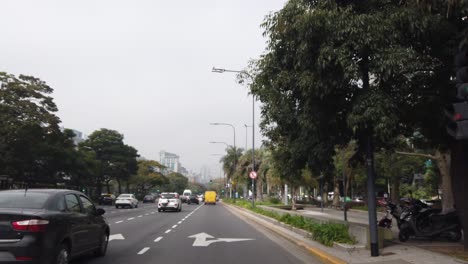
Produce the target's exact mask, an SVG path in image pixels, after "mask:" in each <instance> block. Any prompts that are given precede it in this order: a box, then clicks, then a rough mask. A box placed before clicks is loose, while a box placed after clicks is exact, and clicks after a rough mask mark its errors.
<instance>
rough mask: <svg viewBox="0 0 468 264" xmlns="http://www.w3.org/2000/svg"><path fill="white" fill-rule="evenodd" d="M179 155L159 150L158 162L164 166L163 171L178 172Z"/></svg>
mask: <svg viewBox="0 0 468 264" xmlns="http://www.w3.org/2000/svg"><path fill="white" fill-rule="evenodd" d="M179 158H180V157H179V156H178V155H176V154H174V153H169V152H166V151H164V150H161V151H160V152H159V163H161V164H162V165H164V166H166V169H165V173H169V172H180V167H181V166H180V162H179Z"/></svg>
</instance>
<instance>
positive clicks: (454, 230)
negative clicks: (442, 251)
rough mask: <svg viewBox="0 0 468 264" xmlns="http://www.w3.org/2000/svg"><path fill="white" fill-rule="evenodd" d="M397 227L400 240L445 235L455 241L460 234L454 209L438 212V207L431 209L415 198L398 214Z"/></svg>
mask: <svg viewBox="0 0 468 264" xmlns="http://www.w3.org/2000/svg"><path fill="white" fill-rule="evenodd" d="M399 229H400V232H399V234H398V239H399V240H400V241H401V242H405V241H408V239H409V238H410V236H416V237H427V238H431V239H433V238H437V237H445V238H447V239H449V240H450V241H453V242H456V241H459V240H460V239H461V236H462V233H461V225H460V222H459V220H458V215H457V212H456V211H451V212H448V213H445V214H440V209H433V208H431V207H429V206H428V205H426V204H425V203H423V202H421V201H420V200H417V199H414V200H413V201H412V204H411V206H409V207H408V208H407V209H404V210H403V211H402V213H401V214H400V224H399Z"/></svg>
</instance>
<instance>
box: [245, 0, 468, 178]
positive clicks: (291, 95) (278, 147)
mask: <svg viewBox="0 0 468 264" xmlns="http://www.w3.org/2000/svg"><path fill="white" fill-rule="evenodd" d="M416 2H419V1H385V2H382V1H377V0H372V1H310V0H291V1H288V2H287V4H286V5H285V6H284V8H283V9H281V10H280V11H278V12H276V13H273V14H271V15H270V16H268V17H267V18H266V20H265V22H264V24H263V27H264V28H265V32H264V35H265V36H266V37H267V38H268V46H267V48H266V53H265V54H264V55H262V57H261V58H260V59H259V60H258V61H256V62H255V63H254V64H253V66H251V67H250V69H249V72H250V75H252V76H254V82H253V84H252V85H251V92H252V93H253V94H254V95H255V96H257V98H258V99H259V100H260V101H261V102H262V122H261V128H262V131H263V133H264V134H265V136H266V137H267V138H268V139H269V142H268V146H269V147H270V148H271V149H272V156H273V160H274V161H275V163H277V164H276V166H277V167H278V171H279V173H280V175H281V176H282V177H283V179H284V180H285V181H286V182H288V183H290V184H293V185H294V184H295V181H296V179H297V178H300V177H301V174H300V173H299V171H300V170H302V169H304V168H305V167H306V165H307V166H308V167H309V168H310V169H311V170H313V173H314V174H315V175H319V174H320V173H322V172H324V174H325V175H332V173H330V172H331V170H332V168H333V164H332V162H333V160H332V159H331V157H333V156H334V154H335V146H336V145H344V144H345V143H347V142H349V141H350V139H351V138H356V139H357V140H358V146H359V148H358V149H357V151H358V155H357V156H359V155H361V156H362V154H363V152H362V150H363V146H362V143H361V140H362V139H363V137H364V136H366V135H367V133H369V132H373V134H374V135H375V137H376V139H377V142H376V143H377V146H378V147H386V148H391V147H394V145H393V143H394V141H393V139H394V138H396V137H397V136H399V135H406V136H410V135H411V134H412V133H413V132H414V131H415V130H419V131H420V133H422V134H423V135H424V136H425V137H427V138H428V139H429V140H430V141H431V142H432V143H433V144H442V145H443V144H446V140H447V137H446V133H445V128H444V118H445V117H444V116H443V114H442V113H443V111H442V108H443V106H444V105H445V104H446V103H448V102H449V101H450V100H451V97H452V94H453V90H450V89H447V87H451V85H452V80H451V79H452V77H453V72H452V70H451V69H453V67H452V66H453V65H452V63H453V50H454V49H455V48H456V46H457V43H458V40H459V39H458V34H459V33H460V29H463V28H465V26H466V21H463V20H462V19H461V18H462V16H461V15H460V13H458V14H457V15H451V16H450V17H449V18H447V16H446V13H445V12H447V8H446V6H445V8H443V7H441V6H440V5H437V6H433V7H431V9H430V12H428V9H425V8H421V6H422V5H419V4H416ZM450 6H451V5H450ZM453 10H455V9H453ZM464 12H465V11H464ZM356 160H359V161H360V162H361V163H363V158H362V157H361V158H360V159H359V158H357V159H356Z"/></svg>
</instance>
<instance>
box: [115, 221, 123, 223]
mask: <svg viewBox="0 0 468 264" xmlns="http://www.w3.org/2000/svg"><path fill="white" fill-rule="evenodd" d="M122 222H123V221H117V222H115V223H116V224H119V223H122Z"/></svg>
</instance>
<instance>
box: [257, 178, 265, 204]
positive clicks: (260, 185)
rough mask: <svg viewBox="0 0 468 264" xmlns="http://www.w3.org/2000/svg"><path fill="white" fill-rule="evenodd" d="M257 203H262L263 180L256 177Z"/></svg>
mask: <svg viewBox="0 0 468 264" xmlns="http://www.w3.org/2000/svg"><path fill="white" fill-rule="evenodd" d="M256 183H257V201H261V202H263V180H262V177H257V180H256Z"/></svg>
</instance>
